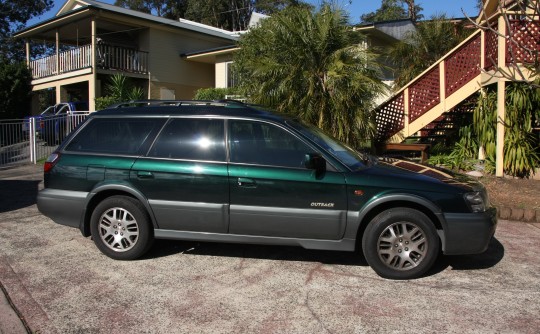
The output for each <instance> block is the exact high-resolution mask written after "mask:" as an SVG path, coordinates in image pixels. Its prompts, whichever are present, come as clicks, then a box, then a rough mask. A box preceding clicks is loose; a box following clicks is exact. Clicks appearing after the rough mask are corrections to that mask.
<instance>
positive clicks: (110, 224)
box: [90, 196, 153, 260]
mask: <svg viewBox="0 0 540 334" xmlns="http://www.w3.org/2000/svg"><path fill="white" fill-rule="evenodd" d="M90 229H91V232H92V238H93V240H94V243H95V244H96V246H97V248H98V249H99V250H100V251H101V252H102V253H103V254H105V255H107V256H108V257H110V258H113V259H116V260H133V259H136V258H138V257H140V256H142V255H143V254H144V253H146V251H147V250H148V249H149V248H150V246H151V245H152V242H153V233H152V229H151V227H150V219H149V218H148V214H147V212H146V210H145V208H144V207H143V206H142V205H141V203H140V202H139V201H137V200H136V199H134V198H131V197H127V196H112V197H109V198H107V199H105V200H103V201H102V202H101V203H99V204H98V206H97V207H96V208H95V209H94V212H93V213H92V218H91V221H90Z"/></svg>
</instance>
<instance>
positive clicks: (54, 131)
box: [33, 102, 88, 145]
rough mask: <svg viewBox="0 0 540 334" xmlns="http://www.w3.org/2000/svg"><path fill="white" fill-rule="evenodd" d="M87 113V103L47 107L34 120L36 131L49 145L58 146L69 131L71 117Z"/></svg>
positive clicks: (59, 104)
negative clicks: (82, 112)
mask: <svg viewBox="0 0 540 334" xmlns="http://www.w3.org/2000/svg"><path fill="white" fill-rule="evenodd" d="M81 111H88V103H87V102H62V103H58V104H55V105H53V106H50V107H48V108H47V109H45V111H43V112H42V113H41V115H39V116H33V117H37V118H36V130H37V132H38V133H39V136H40V137H41V138H42V139H43V140H44V141H45V142H47V144H49V145H56V144H59V143H60V142H61V141H62V140H63V139H64V138H65V137H66V132H68V131H70V130H71V128H72V126H71V123H70V122H72V121H73V117H76V115H77V114H78V113H79V112H81Z"/></svg>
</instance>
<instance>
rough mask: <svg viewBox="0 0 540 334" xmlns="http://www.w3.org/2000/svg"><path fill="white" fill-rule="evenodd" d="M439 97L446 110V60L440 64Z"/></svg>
mask: <svg viewBox="0 0 540 334" xmlns="http://www.w3.org/2000/svg"><path fill="white" fill-rule="evenodd" d="M439 97H440V101H441V102H440V103H441V105H442V108H443V110H444V111H446V62H445V61H444V60H443V61H441V63H440V64H439Z"/></svg>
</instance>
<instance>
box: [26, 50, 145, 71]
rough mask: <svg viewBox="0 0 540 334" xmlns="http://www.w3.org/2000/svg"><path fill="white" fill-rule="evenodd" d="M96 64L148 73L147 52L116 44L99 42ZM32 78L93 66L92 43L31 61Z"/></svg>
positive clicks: (101, 66)
mask: <svg viewBox="0 0 540 334" xmlns="http://www.w3.org/2000/svg"><path fill="white" fill-rule="evenodd" d="M95 58H96V62H97V64H96V65H97V67H98V68H101V69H111V70H118V71H124V72H131V73H139V74H146V73H148V52H145V51H139V50H135V49H131V48H125V47H120V46H114V45H107V44H101V45H98V46H97V48H96V52H95ZM29 66H30V69H31V71H32V78H33V79H41V78H45V77H50V76H54V75H59V74H63V73H69V72H73V71H77V70H81V69H85V68H91V67H92V45H91V44H86V45H82V46H79V47H76V48H73V49H70V50H66V51H61V52H59V53H58V54H54V55H50V56H46V57H42V58H38V59H34V60H32V61H30V64H29Z"/></svg>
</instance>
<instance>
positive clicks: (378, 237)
mask: <svg viewBox="0 0 540 334" xmlns="http://www.w3.org/2000/svg"><path fill="white" fill-rule="evenodd" d="M439 244H440V242H439V237H438V235H437V231H436V230H435V227H434V225H433V223H432V222H431V220H430V219H429V218H428V217H427V216H426V215H425V214H423V213H422V212H420V211H418V210H414V209H410V208H393V209H389V210H386V211H384V212H382V213H380V214H378V215H377V216H376V217H375V218H373V220H372V221H371V222H370V223H369V225H368V226H367V228H366V231H365V233H364V237H363V239H362V249H363V251H364V256H365V257H366V260H367V262H368V263H369V265H370V266H371V267H372V268H373V270H375V272H376V273H377V274H379V275H380V276H382V277H384V278H391V279H412V278H417V277H419V276H421V275H423V274H424V273H425V272H426V271H428V270H429V269H430V268H431V266H432V265H433V263H434V262H435V260H436V259H437V255H438V254H439Z"/></svg>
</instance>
